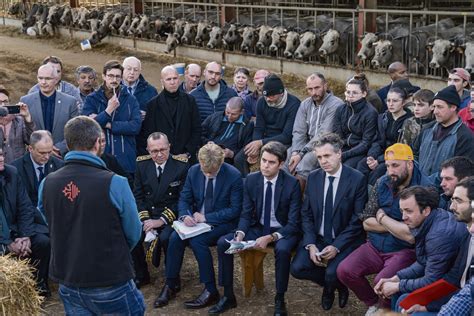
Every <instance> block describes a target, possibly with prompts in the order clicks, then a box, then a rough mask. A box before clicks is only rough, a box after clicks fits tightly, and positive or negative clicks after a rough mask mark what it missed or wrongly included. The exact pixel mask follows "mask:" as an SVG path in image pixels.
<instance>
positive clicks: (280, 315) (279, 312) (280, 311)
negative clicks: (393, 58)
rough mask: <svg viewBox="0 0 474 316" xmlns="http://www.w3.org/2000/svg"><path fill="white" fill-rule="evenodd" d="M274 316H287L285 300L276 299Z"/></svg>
mask: <svg viewBox="0 0 474 316" xmlns="http://www.w3.org/2000/svg"><path fill="white" fill-rule="evenodd" d="M273 315H274V316H287V315H288V311H287V310H286V304H285V299H279V298H275V311H274V312H273Z"/></svg>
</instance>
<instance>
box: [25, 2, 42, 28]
mask: <svg viewBox="0 0 474 316" xmlns="http://www.w3.org/2000/svg"><path fill="white" fill-rule="evenodd" d="M43 7H44V5H43V4H38V3H34V4H33V5H32V7H31V10H30V12H28V15H27V16H26V17H25V19H24V20H23V22H22V23H21V25H22V31H23V33H26V30H27V29H28V28H29V27H32V26H35V25H36V21H37V19H38V18H39V17H40V16H41V13H42V12H43V10H44V8H43Z"/></svg>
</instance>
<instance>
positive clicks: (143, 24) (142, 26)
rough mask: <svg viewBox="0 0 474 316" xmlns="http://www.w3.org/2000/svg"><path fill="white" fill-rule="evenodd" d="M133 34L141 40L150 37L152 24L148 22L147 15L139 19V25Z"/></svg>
mask: <svg viewBox="0 0 474 316" xmlns="http://www.w3.org/2000/svg"><path fill="white" fill-rule="evenodd" d="M135 34H136V35H137V36H138V37H141V38H151V37H152V23H151V22H150V18H149V17H148V16H147V15H143V16H142V18H141V19H140V23H139V24H138V26H137V30H136V33H135Z"/></svg>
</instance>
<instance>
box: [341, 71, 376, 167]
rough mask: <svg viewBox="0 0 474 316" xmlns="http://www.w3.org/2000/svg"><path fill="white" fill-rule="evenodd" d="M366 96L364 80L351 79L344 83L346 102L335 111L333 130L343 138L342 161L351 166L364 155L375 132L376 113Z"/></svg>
mask: <svg viewBox="0 0 474 316" xmlns="http://www.w3.org/2000/svg"><path fill="white" fill-rule="evenodd" d="M366 97H367V85H366V84H365V82H364V81H362V80H357V79H351V80H349V81H348V82H347V84H346V91H345V100H346V102H345V103H346V104H345V106H342V107H340V108H339V109H338V111H337V112H336V119H335V130H336V133H338V134H339V135H340V136H341V138H342V139H343V140H344V147H343V148H342V162H343V163H344V164H345V165H347V166H349V167H352V168H355V167H356V166H357V163H358V162H359V161H360V160H361V159H363V158H365V157H366V155H367V152H368V151H369V148H370V146H371V145H372V142H373V141H374V139H375V135H376V132H377V115H378V113H377V111H376V110H375V109H374V107H373V106H372V105H371V104H370V103H368V102H367V100H366Z"/></svg>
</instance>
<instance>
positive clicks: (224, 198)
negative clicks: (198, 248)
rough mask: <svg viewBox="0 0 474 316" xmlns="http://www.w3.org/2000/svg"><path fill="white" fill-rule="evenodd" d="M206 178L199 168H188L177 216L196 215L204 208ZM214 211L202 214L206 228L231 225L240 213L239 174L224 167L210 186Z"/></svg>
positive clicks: (225, 165)
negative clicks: (204, 217) (212, 185)
mask: <svg viewBox="0 0 474 316" xmlns="http://www.w3.org/2000/svg"><path fill="white" fill-rule="evenodd" d="M205 184H206V177H205V176H204V174H203V173H202V171H201V166H200V165H199V164H195V165H194V166H192V167H191V168H189V171H188V176H187V177H186V182H185V183H184V187H183V190H182V191H181V195H180V196H179V202H178V210H179V216H180V217H181V216H185V215H190V214H192V213H194V212H199V211H200V210H201V208H202V205H203V204H204V196H205ZM213 197H214V209H213V210H212V211H210V212H206V213H205V216H206V222H207V223H208V224H210V225H219V224H228V223H235V224H237V220H238V218H239V216H240V212H241V210H242V178H241V174H240V172H239V170H237V169H236V168H235V167H233V166H231V165H229V164H227V163H224V164H223V165H222V166H221V169H220V170H219V173H218V174H217V176H216V179H215V183H214V194H213Z"/></svg>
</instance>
